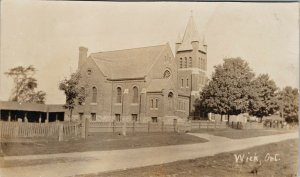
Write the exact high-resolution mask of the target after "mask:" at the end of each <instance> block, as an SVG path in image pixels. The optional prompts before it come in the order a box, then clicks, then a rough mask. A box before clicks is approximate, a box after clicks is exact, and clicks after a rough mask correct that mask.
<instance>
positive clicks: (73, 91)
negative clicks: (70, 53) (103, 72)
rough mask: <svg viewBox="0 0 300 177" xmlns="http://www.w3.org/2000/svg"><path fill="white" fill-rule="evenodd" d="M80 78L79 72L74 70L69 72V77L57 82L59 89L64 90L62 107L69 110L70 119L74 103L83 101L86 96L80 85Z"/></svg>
mask: <svg viewBox="0 0 300 177" xmlns="http://www.w3.org/2000/svg"><path fill="white" fill-rule="evenodd" d="M80 78H81V76H80V73H79V72H75V73H72V74H71V77H70V78H65V79H64V80H62V81H60V83H59V89H60V90H62V91H64V93H65V96H66V103H65V105H64V108H65V109H68V110H69V112H70V120H72V113H73V109H74V108H75V106H76V104H77V103H78V104H82V103H84V101H85V97H86V94H85V90H84V88H83V87H80Z"/></svg>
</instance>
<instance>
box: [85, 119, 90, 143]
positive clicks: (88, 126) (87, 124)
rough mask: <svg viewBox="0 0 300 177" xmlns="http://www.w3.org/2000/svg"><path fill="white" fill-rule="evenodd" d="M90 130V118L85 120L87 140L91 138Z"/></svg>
mask: <svg viewBox="0 0 300 177" xmlns="http://www.w3.org/2000/svg"><path fill="white" fill-rule="evenodd" d="M89 128H90V120H89V119H88V118H86V119H85V139H87V137H88V136H89Z"/></svg>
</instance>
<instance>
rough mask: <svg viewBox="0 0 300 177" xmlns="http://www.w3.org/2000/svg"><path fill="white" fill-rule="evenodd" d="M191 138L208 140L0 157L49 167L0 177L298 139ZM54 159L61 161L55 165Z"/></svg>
mask: <svg viewBox="0 0 300 177" xmlns="http://www.w3.org/2000/svg"><path fill="white" fill-rule="evenodd" d="M192 135H194V136H198V137H201V138H205V139H208V140H209V142H207V143H198V144H188V145H175V146H163V147H150V148H140V149H127V150H113V151H90V152H81V153H64V154H52V155H29V156H18V157H16V156H15V157H14V156H10V157H4V159H5V160H24V161H26V160H41V159H44V160H46V161H48V162H49V163H46V164H42V163H41V164H40V165H33V166H24V167H8V168H0V176H1V177H14V176H16V177H17V176H20V174H22V176H23V177H53V176H57V177H58V176H74V175H76V174H88V173H97V172H104V171H113V170H120V169H127V168H135V167H142V166H149V165H156V164H162V163H169V162H174V161H178V160H187V159H194V158H199V157H205V156H211V155H215V154H218V153H222V152H229V151H235V150H241V149H246V148H251V147H254V146H258V145H264V144H268V143H273V142H278V141H282V140H287V139H294V138H297V137H298V132H295V133H287V134H279V135H271V136H261V137H255V138H247V139H235V140H233V139H228V138H224V137H219V136H213V135H208V134H197V133H193V134H192ZM55 159H64V160H61V161H60V162H57V161H56V160H55Z"/></svg>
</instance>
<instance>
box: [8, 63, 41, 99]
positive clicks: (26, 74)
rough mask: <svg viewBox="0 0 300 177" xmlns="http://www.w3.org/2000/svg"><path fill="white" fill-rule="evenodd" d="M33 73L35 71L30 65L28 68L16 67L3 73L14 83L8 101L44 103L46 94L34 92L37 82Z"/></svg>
mask: <svg viewBox="0 0 300 177" xmlns="http://www.w3.org/2000/svg"><path fill="white" fill-rule="evenodd" d="M35 72H36V69H35V68H34V67H33V66H32V65H30V66H28V67H23V66H18V67H15V68H12V69H10V70H9V71H8V72H5V74H6V75H7V76H8V77H12V78H13V81H14V87H13V90H12V93H11V96H10V98H9V100H10V101H18V102H31V103H32V102H33V103H42V104H44V103H45V97H46V93H45V92H44V91H37V92H36V91H35V89H36V88H37V85H38V84H37V80H36V79H35V78H34V77H33V75H34V74H35Z"/></svg>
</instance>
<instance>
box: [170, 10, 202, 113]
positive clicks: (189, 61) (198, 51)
mask: <svg viewBox="0 0 300 177" xmlns="http://www.w3.org/2000/svg"><path fill="white" fill-rule="evenodd" d="M175 59H176V62H177V67H178V70H177V71H178V82H177V83H178V89H179V90H181V91H182V92H183V93H185V94H187V95H190V106H189V107H190V114H191V113H192V112H194V102H195V100H196V99H197V98H199V93H200V91H201V90H202V88H203V86H204V85H205V84H206V81H207V76H206V69H207V44H206V42H205V40H204V38H202V39H201V38H200V35H199V32H198V30H197V27H196V24H195V22H194V17H193V15H191V16H190V18H189V21H188V23H187V26H186V29H185V32H184V36H183V38H181V37H180V35H179V36H178V39H177V41H176V44H175Z"/></svg>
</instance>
